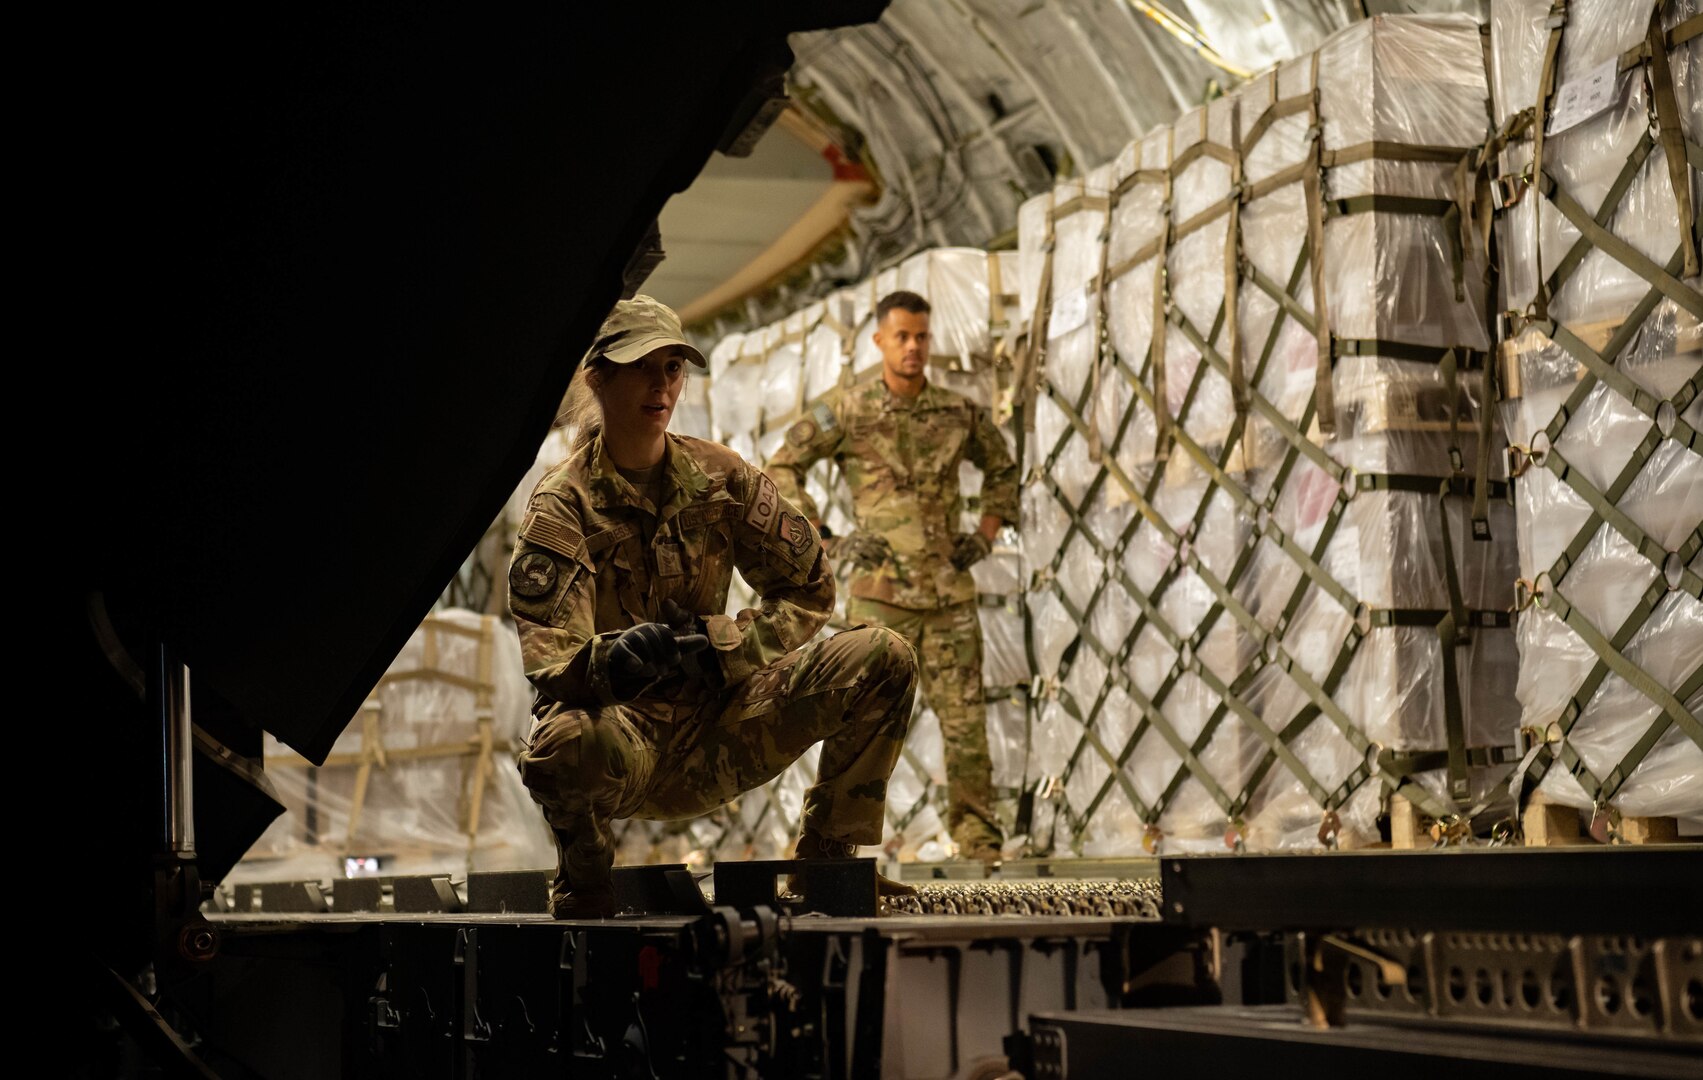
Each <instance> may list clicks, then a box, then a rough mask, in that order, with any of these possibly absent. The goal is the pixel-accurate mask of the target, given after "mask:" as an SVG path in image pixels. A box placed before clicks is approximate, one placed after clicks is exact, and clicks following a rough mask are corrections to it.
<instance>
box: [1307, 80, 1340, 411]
mask: <svg viewBox="0 0 1703 1080" xmlns="http://www.w3.org/2000/svg"><path fill="white" fill-rule="evenodd" d="M1311 74H1312V80H1311V81H1312V87H1313V92H1312V94H1311V96H1310V97H1309V99H1308V112H1307V115H1308V118H1309V119H1310V120H1311V121H1312V128H1311V131H1310V134H1311V138H1310V140H1309V141H1308V144H1307V166H1308V167H1307V171H1306V173H1305V174H1304V175H1303V177H1302V179H1301V187H1302V192H1303V197H1304V198H1305V200H1306V203H1307V248H1308V250H1309V251H1311V252H1312V260H1313V263H1312V270H1313V338H1314V341H1315V342H1316V344H1317V346H1318V355H1317V358H1316V359H1317V367H1318V371H1317V374H1316V375H1315V376H1314V379H1313V400H1314V402H1315V408H1316V410H1317V414H1318V424H1319V434H1321V435H1323V436H1324V437H1325V438H1326V439H1327V440H1328V439H1331V438H1333V437H1334V436H1335V435H1336V386H1335V384H1334V382H1333V381H1332V379H1331V358H1332V357H1331V347H1330V339H1331V333H1330V303H1329V298H1328V296H1327V295H1326V290H1325V219H1324V210H1325V204H1324V162H1323V160H1322V159H1321V154H1322V153H1323V151H1324V147H1323V145H1322V144H1323V142H1324V129H1323V127H1322V125H1321V122H1320V120H1319V54H1318V53H1317V52H1315V53H1313V59H1312V67H1311Z"/></svg>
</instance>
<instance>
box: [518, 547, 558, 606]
mask: <svg viewBox="0 0 1703 1080" xmlns="http://www.w3.org/2000/svg"><path fill="white" fill-rule="evenodd" d="M555 587H556V560H555V559H552V558H551V557H550V556H548V555H546V554H545V553H544V552H542V551H529V552H527V553H526V554H525V555H522V556H521V557H520V558H518V559H516V560H515V561H514V562H513V563H511V564H509V591H510V592H512V593H514V594H515V595H516V596H523V597H526V598H527V599H529V600H530V599H536V598H537V597H540V596H545V595H547V594H548V593H549V592H550V590H552V589H554V588H555Z"/></svg>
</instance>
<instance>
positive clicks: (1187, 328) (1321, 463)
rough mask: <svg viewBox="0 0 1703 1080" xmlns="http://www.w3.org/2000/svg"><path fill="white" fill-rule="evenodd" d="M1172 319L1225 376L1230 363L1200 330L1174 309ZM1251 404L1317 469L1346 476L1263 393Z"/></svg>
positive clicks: (1209, 361) (1344, 470) (1344, 471)
mask: <svg viewBox="0 0 1703 1080" xmlns="http://www.w3.org/2000/svg"><path fill="white" fill-rule="evenodd" d="M1171 322H1172V323H1173V324H1174V325H1175V326H1176V327H1177V329H1179V330H1181V331H1182V333H1183V337H1185V338H1187V339H1188V342H1189V344H1190V345H1193V346H1194V348H1195V351H1196V352H1198V353H1200V355H1201V357H1202V358H1203V359H1205V360H1206V362H1207V365H1208V366H1210V367H1211V368H1213V369H1214V370H1215V371H1217V372H1218V373H1219V374H1220V375H1224V376H1226V377H1228V375H1229V365H1228V364H1227V363H1226V361H1225V360H1224V358H1223V357H1222V356H1220V355H1218V350H1217V349H1214V348H1213V347H1212V345H1211V344H1210V343H1209V342H1208V341H1207V340H1206V339H1205V338H1204V337H1202V336H1201V334H1200V331H1199V330H1196V329H1195V328H1194V326H1193V325H1192V324H1191V323H1190V322H1189V321H1188V320H1187V319H1186V318H1184V317H1183V315H1182V312H1180V311H1179V312H1174V313H1173V315H1172V318H1171ZM1250 404H1251V405H1252V406H1253V409H1254V411H1255V412H1257V413H1259V414H1260V415H1261V416H1262V417H1264V418H1265V419H1266V421H1267V422H1268V423H1270V424H1271V426H1272V427H1274V428H1276V429H1277V430H1278V432H1279V433H1280V434H1282V435H1283V437H1284V439H1285V440H1286V441H1287V442H1288V443H1289V444H1290V445H1291V446H1293V447H1294V448H1295V449H1296V450H1298V451H1300V452H1301V453H1302V454H1305V455H1306V456H1307V457H1308V458H1309V459H1310V460H1311V461H1312V462H1313V464H1315V465H1317V466H1318V467H1319V468H1321V469H1323V470H1324V471H1325V472H1327V473H1329V474H1330V475H1331V476H1333V477H1335V478H1336V479H1338V480H1340V479H1342V477H1343V476H1344V475H1346V473H1347V470H1346V469H1344V468H1343V466H1341V465H1340V464H1338V463H1337V461H1336V459H1335V458H1333V457H1331V456H1330V455H1329V454H1327V453H1325V451H1324V449H1323V448H1322V447H1320V446H1319V445H1318V444H1317V443H1315V442H1313V441H1312V440H1311V439H1309V438H1307V435H1306V431H1305V430H1304V429H1303V428H1301V427H1298V426H1296V425H1295V424H1294V423H1292V422H1291V421H1290V419H1289V418H1288V417H1287V416H1284V415H1283V412H1282V410H1280V409H1279V408H1278V407H1277V406H1275V405H1273V404H1271V403H1270V402H1269V401H1267V400H1266V399H1265V397H1264V396H1262V395H1259V394H1255V395H1253V397H1252V399H1251V401H1250Z"/></svg>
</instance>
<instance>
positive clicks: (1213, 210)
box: [1171, 189, 1242, 243]
mask: <svg viewBox="0 0 1703 1080" xmlns="http://www.w3.org/2000/svg"><path fill="white" fill-rule="evenodd" d="M1241 201H1242V200H1241V192H1240V191H1238V190H1235V189H1232V190H1231V192H1230V194H1228V195H1226V196H1224V198H1222V199H1219V200H1218V201H1217V202H1215V203H1213V204H1212V205H1211V206H1208V207H1207V208H1206V209H1205V210H1202V211H1200V212H1199V213H1197V214H1195V215H1194V216H1193V217H1191V218H1189V219H1188V220H1187V221H1183V222H1181V223H1179V224H1176V225H1173V226H1171V242H1172V243H1176V242H1177V241H1179V240H1181V239H1182V238H1183V237H1185V236H1188V235H1189V234H1190V233H1193V232H1195V231H1196V230H1198V229H1202V228H1205V227H1206V226H1208V225H1210V224H1212V223H1213V222H1214V221H1217V220H1218V219H1219V218H1221V217H1223V216H1224V215H1225V214H1229V213H1232V212H1234V211H1235V209H1236V207H1238V206H1240V205H1241Z"/></svg>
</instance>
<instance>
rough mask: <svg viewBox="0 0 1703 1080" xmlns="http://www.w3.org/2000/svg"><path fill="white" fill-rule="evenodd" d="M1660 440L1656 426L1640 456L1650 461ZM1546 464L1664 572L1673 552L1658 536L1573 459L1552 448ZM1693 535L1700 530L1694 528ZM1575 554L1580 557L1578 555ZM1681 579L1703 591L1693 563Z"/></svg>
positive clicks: (1693, 590) (1690, 590) (1688, 589)
mask: <svg viewBox="0 0 1703 1080" xmlns="http://www.w3.org/2000/svg"><path fill="white" fill-rule="evenodd" d="M1651 436H1654V437H1651ZM1659 442H1660V436H1657V435H1656V433H1655V431H1654V430H1652V431H1651V432H1650V436H1646V438H1645V441H1644V443H1643V444H1642V445H1641V446H1640V448H1639V449H1640V451H1641V453H1640V455H1639V456H1641V457H1642V458H1643V459H1644V460H1646V461H1647V460H1649V455H1650V452H1651V451H1652V450H1654V448H1655V446H1656V444H1657V443H1659ZM1544 467H1545V468H1547V469H1549V471H1550V472H1552V473H1554V474H1555V476H1556V478H1557V479H1558V480H1560V481H1561V482H1562V483H1564V484H1566V485H1567V486H1568V487H1570V488H1572V489H1573V491H1574V493H1575V494H1577V495H1579V496H1580V497H1581V498H1583V499H1584V500H1585V502H1586V503H1588V504H1589V505H1590V507H1591V510H1592V511H1593V516H1594V517H1596V518H1598V519H1600V520H1601V521H1604V522H1606V523H1607V524H1608V526H1609V527H1610V528H1612V529H1613V530H1614V531H1615V532H1617V533H1619V534H1620V535H1621V537H1622V538H1623V539H1624V540H1625V541H1626V542H1627V543H1628V544H1630V545H1632V547H1634V548H1635V549H1637V551H1638V554H1640V555H1642V556H1643V557H1644V558H1645V559H1646V560H1648V561H1649V563H1650V565H1651V566H1653V567H1654V568H1655V569H1656V571H1657V572H1658V573H1661V572H1663V570H1664V568H1665V564H1666V562H1667V558H1668V554H1669V553H1668V551H1667V549H1665V548H1663V547H1662V545H1661V544H1659V543H1657V542H1656V539H1655V537H1653V536H1651V535H1650V534H1649V533H1647V532H1645V531H1644V530H1643V529H1642V528H1640V527H1639V525H1638V523H1637V522H1635V521H1633V520H1632V518H1631V517H1630V516H1628V515H1627V513H1626V512H1625V511H1624V510H1622V509H1620V507H1618V506H1616V505H1615V504H1614V500H1612V499H1610V498H1608V497H1607V496H1606V495H1604V494H1603V493H1602V492H1601V491H1598V490H1597V488H1596V485H1595V484H1592V483H1591V482H1590V481H1589V480H1587V479H1586V478H1585V477H1584V476H1583V475H1582V474H1580V473H1579V472H1578V470H1576V469H1575V468H1574V467H1573V465H1572V463H1571V462H1569V461H1568V460H1567V459H1566V458H1564V457H1562V456H1561V453H1560V451H1558V450H1555V449H1554V448H1551V449H1550V451H1549V454H1548V455H1547V456H1546V457H1545V458H1544ZM1692 535H1693V536H1696V535H1698V534H1697V533H1695V532H1694V533H1693V534H1692ZM1686 547H1687V548H1690V547H1691V545H1690V544H1689V543H1688V544H1687V545H1686ZM1693 554H1695V551H1694V550H1692V551H1687V553H1686V554H1685V555H1683V556H1681V559H1682V561H1683V562H1686V563H1689V562H1690V557H1691V555H1693ZM1574 557H1575V558H1577V556H1574ZM1550 580H1551V582H1553V581H1554V575H1551V578H1550ZM1680 583H1681V584H1683V585H1685V586H1686V589H1685V591H1686V592H1688V593H1693V594H1696V593H1699V592H1703V578H1699V577H1698V575H1697V573H1696V571H1694V570H1692V569H1691V568H1690V567H1689V566H1686V567H1684V568H1683V569H1682V570H1681V571H1680Z"/></svg>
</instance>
